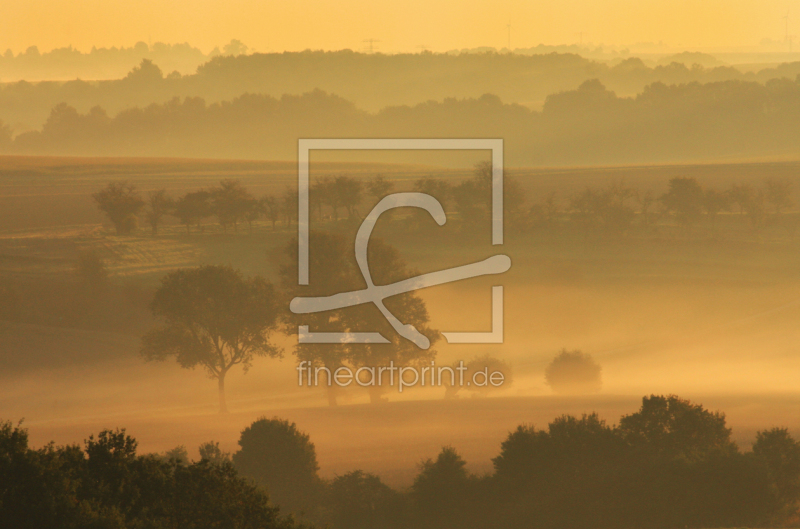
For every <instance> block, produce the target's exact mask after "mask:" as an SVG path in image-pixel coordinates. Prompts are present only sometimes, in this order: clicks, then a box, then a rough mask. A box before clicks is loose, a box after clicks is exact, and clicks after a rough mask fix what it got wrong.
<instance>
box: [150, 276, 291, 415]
mask: <svg viewBox="0 0 800 529" xmlns="http://www.w3.org/2000/svg"><path fill="white" fill-rule="evenodd" d="M150 308H151V310H152V312H153V314H154V315H155V316H156V317H158V318H160V319H161V320H162V321H163V324H162V325H161V326H160V327H158V328H156V329H154V330H152V331H150V332H148V333H147V334H146V335H145V336H144V337H143V338H142V347H141V354H142V356H143V357H144V358H145V359H146V360H148V361H164V360H166V359H167V358H170V357H174V358H175V359H176V360H177V362H178V363H179V364H180V365H181V367H185V368H194V367H196V366H201V367H203V368H204V369H205V370H206V372H207V373H208V375H209V376H210V377H211V378H214V379H216V380H217V382H218V385H219V407H220V412H226V411H227V405H226V403H225V375H227V373H228V371H230V370H231V369H232V368H233V367H235V366H237V365H241V366H242V368H243V369H244V371H245V372H247V370H248V369H249V368H250V366H251V365H252V362H253V359H254V358H255V357H256V356H268V357H279V356H281V349H280V348H279V347H277V346H276V345H274V344H272V343H271V342H270V333H271V332H272V331H274V330H275V329H276V327H277V323H278V312H279V309H278V303H277V296H276V293H275V290H274V288H273V287H272V285H271V284H270V283H268V282H267V281H265V280H264V279H262V278H260V277H253V278H245V277H243V276H242V274H241V273H239V272H238V271H235V270H233V269H232V268H230V267H226V266H202V267H199V268H193V269H184V270H178V271H175V272H172V273H170V274H168V275H167V276H165V277H164V278H163V279H162V281H161V286H160V287H159V289H158V290H157V291H156V294H155V297H154V298H153V301H152V303H151V304H150Z"/></svg>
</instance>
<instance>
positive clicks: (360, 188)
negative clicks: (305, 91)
mask: <svg viewBox="0 0 800 529" xmlns="http://www.w3.org/2000/svg"><path fill="white" fill-rule="evenodd" d="M491 186H492V168H491V164H490V163H489V162H483V163H479V164H477V165H476V168H475V172H474V175H473V177H472V178H470V179H467V180H465V181H463V182H461V183H459V184H457V185H454V184H451V183H449V182H447V181H444V180H441V179H436V178H433V177H426V178H421V179H419V180H417V181H415V182H414V190H415V191H418V192H422V193H427V194H430V195H432V196H433V197H435V198H436V199H438V200H439V202H440V203H441V204H442V206H443V207H444V208H448V207H449V206H453V205H454V206H455V207H456V210H457V211H458V213H459V217H460V219H461V220H462V222H465V223H468V224H469V225H487V222H486V219H487V218H488V216H489V215H490V214H491V197H492V191H491ZM393 190H394V183H393V182H391V181H389V180H387V179H386V178H385V177H384V176H382V175H377V176H375V177H373V178H371V179H357V178H354V177H351V176H347V175H338V176H335V177H333V176H326V177H322V178H319V179H316V180H315V181H313V182H312V184H311V186H310V189H309V207H310V212H311V215H312V218H316V219H317V220H334V221H335V220H338V219H339V214H340V212H341V211H342V210H344V211H345V212H346V213H347V218H348V219H350V220H357V219H360V218H361V217H362V215H361V212H360V211H359V208H360V207H361V205H362V203H363V202H364V201H365V200H367V199H369V200H372V201H373V202H377V201H379V200H380V199H382V198H383V197H385V196H387V195H388V194H390V193H391V192H392V191H393ZM92 196H93V198H94V200H95V202H96V204H97V206H98V208H99V209H100V210H101V211H102V212H103V213H105V214H106V216H107V217H108V219H109V221H110V222H111V223H112V224H113V225H114V227H115V229H116V232H117V234H118V235H129V234H130V233H132V232H133V231H134V230H135V229H136V227H137V226H138V222H139V218H140V217H141V216H142V215H143V216H144V218H145V219H146V221H147V224H148V225H149V226H150V228H151V232H152V234H153V235H157V234H158V228H159V226H161V225H162V224H163V222H164V218H165V217H166V216H172V217H175V218H176V219H178V220H179V221H180V223H181V224H183V225H184V226H186V231H187V234H188V233H190V232H191V228H192V227H193V226H195V227H197V228H198V230H202V229H203V225H202V223H203V221H204V220H206V219H208V218H211V217H216V219H217V221H218V222H219V225H220V226H222V228H223V230H224V231H225V232H227V230H228V227H229V226H232V227H233V230H234V231H237V230H238V225H239V224H240V223H242V222H246V223H247V224H248V226H249V228H250V229H251V230H252V226H253V222H255V221H257V220H259V219H262V218H264V219H266V220H267V221H269V222H270V223H271V224H272V228H273V229H275V225H276V223H277V222H280V221H283V222H284V224H285V225H289V224H290V223H291V222H292V220H294V219H296V216H297V193H296V192H295V191H294V190H292V189H288V188H287V189H286V191H285V192H284V193H283V194H282V195H280V196H274V195H269V196H264V197H261V198H256V197H254V196H253V195H252V194H251V193H250V192H249V191H248V190H247V189H246V188H244V187H243V186H242V184H241V182H239V181H238V180H231V179H226V180H222V181H221V182H220V184H219V186H218V187H214V188H211V189H200V190H198V191H192V192H189V193H186V194H184V195H183V196H181V197H179V198H177V199H173V198H171V197H169V196H168V195H167V191H166V189H159V190H154V191H151V192H149V193H148V195H147V196H146V197H142V195H141V194H140V193H139V192H138V190H137V189H136V186H134V185H133V184H130V183H128V182H125V181H120V182H112V183H110V184H108V185H107V186H106V187H105V188H103V189H101V190H100V191H98V192H97V193H94V194H93V195H92ZM504 197H505V205H504V210H505V215H506V218H507V219H508V224H509V226H510V227H512V226H521V225H522V224H523V223H524V219H523V217H524V212H523V210H522V206H523V203H524V201H525V193H524V191H523V190H522V189H521V186H520V184H519V182H517V181H516V180H514V179H512V178H507V179H506V183H505V189H504Z"/></svg>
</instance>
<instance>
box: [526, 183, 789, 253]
mask: <svg viewBox="0 0 800 529" xmlns="http://www.w3.org/2000/svg"><path fill="white" fill-rule="evenodd" d="M793 205H794V200H793V183H792V181H791V180H787V179H779V178H767V179H766V180H764V182H763V184H762V185H761V186H755V185H752V184H747V183H745V184H741V183H733V184H731V185H730V186H729V187H728V188H727V189H724V190H718V189H714V188H711V187H703V186H701V185H700V183H699V182H698V181H697V180H696V179H695V178H690V177H676V178H672V179H670V181H669V185H668V188H667V191H666V192H665V193H663V194H661V195H656V194H655V193H653V192H652V191H650V190H648V191H641V190H638V189H635V188H632V187H629V186H627V185H626V184H625V182H624V181H618V182H614V183H612V184H610V185H607V186H605V187H603V188H586V189H584V190H583V191H580V192H578V193H575V194H573V195H572V196H571V197H569V199H568V200H567V201H566V202H560V201H559V200H557V197H556V195H555V194H550V195H548V196H546V197H545V199H544V200H543V201H541V202H540V203H538V204H535V205H534V206H532V207H531V208H530V210H529V215H528V216H527V219H526V221H527V223H526V224H525V226H526V227H527V228H529V229H531V230H533V231H539V232H548V233H553V232H558V231H559V230H563V229H565V228H573V229H577V230H580V231H582V232H583V233H584V234H585V236H587V237H589V236H597V235H603V234H606V235H624V234H625V233H627V232H628V231H629V230H631V229H632V228H633V227H634V226H636V225H637V224H638V227H640V228H645V229H648V230H652V229H655V228H656V227H657V224H658V223H659V222H661V223H663V222H665V221H666V222H668V223H670V224H672V225H677V226H679V227H681V228H682V229H683V230H684V231H685V232H690V231H691V230H692V229H693V228H695V227H696V226H698V225H699V224H700V223H701V222H703V221H705V222H706V224H707V225H708V226H709V227H710V228H712V229H713V230H716V228H717V220H718V216H719V214H720V213H723V212H725V213H735V214H737V215H738V216H740V217H743V218H746V219H747V220H746V224H747V225H749V226H750V227H751V228H752V229H754V230H756V232H758V230H760V229H761V228H764V227H767V226H775V227H780V228H783V229H785V230H786V233H787V234H788V235H789V236H791V237H792V238H793V237H794V235H795V233H796V231H797V229H798V228H799V227H800V219H798V218H797V216H796V215H795V214H793V213H792V214H787V213H788V210H789V209H790V208H791V207H792V206H793Z"/></svg>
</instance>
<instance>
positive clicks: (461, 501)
mask: <svg viewBox="0 0 800 529" xmlns="http://www.w3.org/2000/svg"><path fill="white" fill-rule="evenodd" d="M466 465H467V463H466V461H464V459H463V458H462V457H461V456H460V455H459V454H458V452H456V450H455V448H453V447H452V446H445V447H443V448H442V451H441V452H439V455H438V456H436V460H433V459H428V460H426V461H423V462H422V464H421V465H420V472H419V474H417V477H416V478H414V483H413V484H412V485H411V497H412V499H413V501H414V505H415V507H416V510H417V514H418V516H419V517H420V521H421V522H423V523H425V525H429V526H430V527H463V524H464V522H465V521H466V520H465V517H464V514H465V509H464V506H465V505H466V504H467V502H468V501H469V499H468V498H469V493H468V488H469V486H470V484H471V483H470V481H471V477H470V475H469V473H468V472H467V468H466Z"/></svg>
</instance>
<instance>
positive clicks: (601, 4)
mask: <svg viewBox="0 0 800 529" xmlns="http://www.w3.org/2000/svg"><path fill="white" fill-rule="evenodd" d="M787 13H788V14H789V23H790V33H791V34H795V35H800V0H657V1H652V0H535V1H534V0H498V1H493V2H489V1H482V2H476V1H463V0H460V1H457V0H389V1H380V0H378V1H376V0H290V1H287V0H281V1H275V0H135V1H131V0H69V1H65V0H2V2H0V50H5V49H9V48H10V49H11V50H12V51H14V52H15V53H18V52H20V51H24V50H25V49H26V48H27V47H28V46H32V45H36V46H38V47H39V49H40V51H48V50H50V49H53V48H58V47H65V46H70V45H71V46H73V47H75V48H77V49H79V50H82V51H88V50H90V49H91V47H92V46H97V47H111V46H132V45H133V44H135V43H136V42H137V41H144V42H147V41H148V40H150V41H151V42H157V41H161V42H168V43H178V42H189V43H190V44H191V45H193V46H196V47H199V48H200V49H201V50H203V51H205V52H208V51H210V50H211V49H212V48H213V47H214V46H217V45H219V46H221V45H223V44H225V43H227V42H228V41H230V40H231V39H234V38H235V39H239V40H241V41H242V42H244V43H245V44H247V45H249V46H251V47H252V48H254V49H255V50H257V51H262V52H267V51H284V50H290V51H297V50H303V49H309V48H310V49H329V50H337V49H344V48H349V49H353V50H360V49H363V48H364V47H365V46H366V44H365V42H364V41H365V40H366V39H377V40H379V41H380V42H376V43H375V44H374V46H375V48H376V49H377V50H380V51H384V52H389V53H393V52H400V51H406V52H407V51H419V50H420V49H422V47H425V48H427V49H430V50H432V51H447V50H452V49H461V48H473V47H479V46H492V47H496V48H502V47H504V46H507V44H508V25H509V24H510V25H511V46H512V48H517V47H531V46H536V45H538V44H540V43H544V44H552V45H559V44H575V43H577V42H578V41H580V40H581V39H582V40H583V42H584V43H589V42H591V43H596V44H599V43H603V44H605V45H611V46H613V45H617V46H619V45H632V44H635V43H640V42H659V41H662V42H664V43H666V44H669V45H670V46H675V47H682V48H696V49H698V50H699V49H711V48H725V47H739V46H750V47H752V46H757V45H758V44H759V42H760V41H761V40H762V39H765V38H769V39H773V40H778V41H782V40H783V39H784V36H785V23H786V20H785V19H784V17H785V16H786V15H787ZM795 41H796V42H797V41H799V40H798V38H797V37H795Z"/></svg>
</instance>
